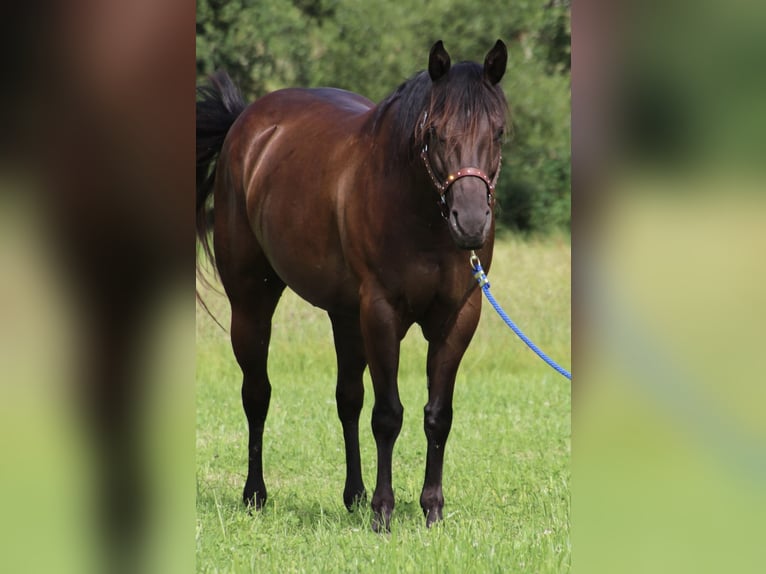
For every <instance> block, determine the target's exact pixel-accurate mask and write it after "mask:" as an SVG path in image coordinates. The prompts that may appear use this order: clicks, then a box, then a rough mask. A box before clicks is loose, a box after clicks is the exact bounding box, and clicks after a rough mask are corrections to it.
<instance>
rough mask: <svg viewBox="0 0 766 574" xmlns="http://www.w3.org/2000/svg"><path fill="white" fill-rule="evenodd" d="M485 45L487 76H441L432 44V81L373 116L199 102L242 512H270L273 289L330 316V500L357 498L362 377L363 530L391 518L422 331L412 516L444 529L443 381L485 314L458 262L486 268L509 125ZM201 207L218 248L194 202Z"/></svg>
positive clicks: (345, 109)
mask: <svg viewBox="0 0 766 574" xmlns="http://www.w3.org/2000/svg"><path fill="white" fill-rule="evenodd" d="M506 62H507V51H506V47H505V45H504V44H503V42H502V41H500V40H498V41H497V43H496V44H495V46H494V47H493V48H492V49H491V50H490V51H489V53H488V54H487V56H486V59H485V61H484V65H483V66H482V65H479V64H476V63H473V62H461V63H458V64H455V65H454V66H453V65H451V62H450V57H449V55H448V54H447V52H446V50H445V49H444V46H443V44H442V42H441V41H439V42H437V43H436V44H434V46H433V47H432V48H431V52H430V55H429V61H428V70H427V71H423V72H421V73H419V74H416V75H415V76H413V77H412V78H410V79H409V80H407V81H406V82H405V83H403V84H402V85H401V86H400V87H399V88H398V89H397V90H396V91H395V92H394V93H392V94H391V95H390V96H388V97H387V98H385V99H384V100H383V101H382V102H381V103H380V104H379V105H377V106H376V105H374V104H373V103H372V102H371V101H369V100H367V99H366V98H363V97H362V96H359V95H356V94H352V93H349V92H345V91H342V90H336V89H329V88H320V89H286V90H280V91H277V92H274V93H271V94H268V95H266V96H264V97H263V98H260V99H259V100H257V101H255V102H254V103H252V104H251V105H249V106H246V105H245V103H244V102H243V100H242V97H241V96H240V95H239V92H238V91H237V89H236V88H235V87H234V85H233V83H232V81H231V80H230V79H229V78H228V76H227V75H226V74H225V73H222V72H219V73H217V74H215V75H214V76H213V77H212V78H211V80H212V85H211V86H208V87H203V88H200V89H199V96H198V102H197V232H198V236H199V239H200V241H201V242H202V245H203V247H205V250H206V251H207V253H208V255H211V256H212V253H211V251H212V252H213V253H214V260H215V264H216V267H217V269H218V273H219V275H220V278H221V281H222V284H223V286H224V289H225V291H226V294H227V296H228V298H229V301H230V303H231V311H232V318H231V341H232V346H233V349H234V354H235V356H236V359H237V361H238V363H239V365H240V367H241V369H242V373H243V376H244V380H243V383H242V402H243V405H244V410H245V414H246V416H247V421H248V425H249V431H250V435H249V445H248V449H249V451H248V452H249V461H248V474H247V481H246V483H245V488H244V493H243V497H244V501H245V503H246V504H247V505H253V506H255V507H256V508H260V507H261V506H262V505H263V504H264V502H265V501H266V486H265V484H264V481H263V464H262V438H263V427H264V421H265V419H266V413H267V411H268V408H269V399H270V395H271V384H270V382H269V378H268V376H267V371H266V361H267V355H268V349H269V338H270V333H271V318H272V315H273V313H274V309H275V308H276V305H277V301H278V300H279V298H280V295H281V293H282V291H283V290H284V288H285V286H289V287H290V288H291V289H293V290H294V291H295V292H296V293H298V295H300V296H301V297H302V298H303V299H305V300H307V301H308V302H310V303H312V304H313V305H315V306H317V307H320V308H322V309H325V310H326V311H327V313H328V314H329V316H330V320H331V322H332V329H333V335H334V339H335V348H336V352H337V360H338V378H337V387H336V399H337V411H338V416H339V418H340V421H341V424H342V427H343V437H344V440H345V451H346V484H345V488H344V491H343V500H344V502H345V504H346V506H347V507H348V508H349V510H350V509H351V508H352V506H353V505H354V504H355V503H357V502H359V501H361V500H364V498H365V497H366V493H365V488H364V483H363V482H362V470H361V463H360V456H359V413H360V411H361V408H362V399H363V396H364V387H363V383H362V375H363V372H364V369H365V368H366V367H369V369H370V375H371V377H372V381H373V390H374V393H375V404H374V407H373V411H372V432H373V434H374V436H375V442H376V445H377V456H378V472H377V482H376V486H375V492H374V493H373V496H372V509H373V514H374V519H373V528H375V529H376V530H379V529H388V528H389V524H390V519H391V513H392V511H393V509H394V492H393V490H392V487H391V455H392V451H393V448H394V442H395V441H396V438H397V436H398V434H399V430H400V429H401V425H402V415H403V407H402V404H401V402H400V400H399V391H398V388H397V371H398V366H399V346H400V342H401V340H402V338H403V337H404V335H405V333H406V332H407V330H408V329H409V327H410V326H412V324H413V323H417V324H418V325H419V326H420V327H421V329H422V332H423V335H424V336H425V338H426V340H427V341H428V356H427V365H426V372H427V380H428V402H427V404H426V406H425V417H424V427H425V434H426V438H427V441H428V447H427V459H426V471H425V482H424V485H423V490H422V494H421V496H420V504H421V506H422V508H423V512H424V513H425V516H426V524H427V525H428V526H430V525H432V524H433V523H434V522H435V521H437V520H440V519H441V518H442V508H443V506H444V497H443V495H442V466H443V461H444V447H445V443H446V442H447V436H448V434H449V431H450V427H451V424H452V395H453V388H454V384H455V376H456V373H457V369H458V365H459V364H460V360H461V358H462V357H463V354H464V352H465V350H466V348H467V347H468V344H469V342H470V341H471V338H472V337H473V334H474V331H475V330H476V325H477V323H478V321H479V314H480V311H481V291H480V289H478V288H477V284H476V282H475V281H474V279H473V277H472V276H471V273H470V267H469V264H468V251H467V250H471V249H475V250H477V251H478V255H479V256H480V258H481V261H482V262H483V263H484V265H485V267H486V268H489V266H490V263H491V260H492V247H493V240H494V226H495V222H494V210H493V204H494V186H495V181H496V179H497V176H498V173H499V170H500V146H501V140H502V138H503V133H504V130H505V126H506V121H507V116H508V110H507V104H506V101H505V96H504V95H503V92H502V89H501V88H500V85H499V82H500V79H501V78H502V77H503V74H504V73H505V68H506ZM211 194H214V204H215V207H214V223H213V228H214V232H213V248H212V249H211V248H210V245H209V243H208V236H207V233H206V230H207V228H208V224H209V222H208V213H207V211H206V209H207V207H206V206H207V203H208V202H207V200H208V198H209V196H210V195H211Z"/></svg>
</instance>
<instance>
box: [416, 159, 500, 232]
mask: <svg viewBox="0 0 766 574" xmlns="http://www.w3.org/2000/svg"><path fill="white" fill-rule="evenodd" d="M420 157H421V158H422V159H423V164H425V166H426V171H427V172H428V176H429V177H430V178H431V182H432V183H433V184H434V187H435V188H436V192H437V193H438V194H439V201H438V202H437V203H438V204H439V207H440V208H441V210H442V216H443V217H444V218H445V219H446V218H447V216H448V215H449V213H448V211H449V210H448V208H447V200H446V199H445V196H446V195H447V191H448V190H449V188H450V186H452V184H453V183H455V182H456V181H457V180H459V179H460V178H463V177H478V178H479V179H480V180H482V181H483V182H484V184H485V185H486V186H487V203H488V204H489V205H490V206H492V205H494V204H495V184H496V183H497V177H498V176H499V175H500V165H499V164H498V166H497V171H496V172H495V177H493V178H492V179H490V178H489V176H488V175H487V174H486V173H484V172H483V171H482V170H480V169H479V168H478V167H461V168H460V169H459V170H457V171H455V172H453V173H450V174H448V175H447V177H446V178H444V181H440V180H439V179H438V178H437V177H436V174H435V173H434V169H433V167H431V161H430V160H429V159H428V144H425V145H423V149H422V150H421V151H420Z"/></svg>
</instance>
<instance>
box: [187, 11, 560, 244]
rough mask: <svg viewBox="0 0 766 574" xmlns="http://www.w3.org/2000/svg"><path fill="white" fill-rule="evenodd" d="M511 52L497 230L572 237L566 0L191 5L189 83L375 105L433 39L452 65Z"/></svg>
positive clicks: (421, 60) (423, 57) (420, 60)
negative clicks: (307, 89) (224, 78)
mask: <svg viewBox="0 0 766 574" xmlns="http://www.w3.org/2000/svg"><path fill="white" fill-rule="evenodd" d="M497 38H501V39H502V40H503V41H504V42H505V43H506V44H507V45H508V49H509V60H508V71H507V72H506V75H505V77H504V78H503V82H502V84H503V88H504V90H505V93H506V96H507V98H508V102H509V104H510V107H511V113H512V122H513V127H512V135H511V137H510V138H509V140H508V142H507V143H506V146H505V149H504V150H503V174H502V177H501V178H500V181H499V183H498V189H497V193H498V200H499V201H498V203H499V206H500V209H499V220H500V222H501V224H502V225H503V226H504V227H506V228H511V229H514V230H517V231H522V232H525V233H547V232H550V231H553V230H559V229H564V230H566V231H569V229H570V201H571V190H570V121H569V120H570V67H571V59H570V58H571V55H570V38H571V23H570V1H569V0H546V1H543V0H540V1H538V2H530V1H528V0H484V1H483V2H481V3H480V4H477V3H476V2H475V1H473V0H397V1H396V2H369V1H368V0H197V77H198V81H199V82H202V81H204V79H205V77H206V76H207V75H208V74H210V73H211V72H213V71H214V70H216V69H218V68H223V69H225V70H227V71H228V72H229V74H230V75H231V76H232V78H234V79H235V81H236V82H238V83H239V85H240V87H241V88H242V91H243V92H244V93H245V95H246V96H247V97H248V98H250V99H255V98H257V97H259V96H262V95H263V94H265V93H267V92H270V91H273V90H276V89H279V88H283V87H288V86H333V87H338V88H344V89H347V90H351V91H354V92H357V93H360V94H363V95H365V96H366V97H368V98H370V99H372V100H374V101H380V100H382V99H383V98H384V97H385V96H386V95H387V94H389V93H390V92H391V91H393V90H394V89H395V88H396V87H397V86H398V85H399V84H400V83H401V82H402V81H404V80H405V79H406V78H408V77H410V76H411V75H412V74H413V73H415V72H416V71H419V70H422V69H424V68H425V67H426V66H427V62H428V51H429V49H430V47H431V45H432V44H433V42H435V41H436V40H439V39H441V40H443V41H444V43H445V46H446V48H447V50H448V51H449V53H450V55H451V56H452V59H453V61H459V60H474V61H478V62H483V59H484V56H485V54H486V52H487V51H488V50H489V49H490V48H491V47H492V45H493V44H494V42H495V40H496V39H497Z"/></svg>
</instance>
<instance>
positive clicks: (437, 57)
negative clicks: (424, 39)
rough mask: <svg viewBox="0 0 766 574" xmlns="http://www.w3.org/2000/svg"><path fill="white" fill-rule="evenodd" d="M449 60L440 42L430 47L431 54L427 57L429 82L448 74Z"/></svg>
mask: <svg viewBox="0 0 766 574" xmlns="http://www.w3.org/2000/svg"><path fill="white" fill-rule="evenodd" d="M449 67H450V59H449V54H448V53H447V50H445V49H444V44H443V43H442V41H441V40H439V41H438V42H436V44H434V45H433V46H432V47H431V53H430V54H429V56H428V75H429V76H431V81H432V82H435V81H436V80H438V79H439V78H441V77H443V76H444V75H445V74H446V73H447V72H449Z"/></svg>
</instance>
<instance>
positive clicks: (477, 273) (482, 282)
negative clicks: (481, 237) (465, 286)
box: [471, 251, 572, 381]
mask: <svg viewBox="0 0 766 574" xmlns="http://www.w3.org/2000/svg"><path fill="white" fill-rule="evenodd" d="M471 267H472V268H473V277H474V279H476V281H477V282H478V283H479V287H481V290H482V291H484V295H486V296H487V301H489V302H490V304H491V305H492V306H493V307H494V308H495V311H497V314H498V315H500V318H501V319H502V320H503V321H505V324H506V325H508V326H509V327H510V328H511V330H512V331H513V332H514V333H516V335H518V337H519V339H521V340H522V341H524V342H525V343H526V345H527V347H529V348H530V349H532V350H533V351H534V352H535V353H536V354H537V356H538V357H540V358H541V359H542V360H543V361H545V362H546V363H548V365H549V366H550V367H552V368H553V369H555V370H556V371H558V373H559V374H561V375H563V376H565V377H566V378H567V379H569V380H570V381H571V380H572V375H571V374H570V373H569V371H567V370H565V369H563V368H562V367H560V366H559V365H558V364H557V363H556V362H555V361H554V360H553V359H551V358H550V357H549V356H548V355H546V354H545V353H543V352H542V351H541V350H540V348H539V347H538V346H537V345H535V344H534V343H533V342H532V341H530V340H529V337H527V336H526V335H525V334H524V333H522V331H521V329H519V328H518V327H517V326H516V323H514V322H513V321H512V320H511V318H510V317H509V316H508V315H507V314H506V312H505V311H503V308H502V307H501V306H500V305H499V304H498V302H497V301H495V298H494V297H493V296H492V293H491V292H490V290H489V279H487V275H486V273H484V269H483V268H482V266H481V262H480V261H479V258H478V257H477V256H476V253H474V252H473V251H472V252H471Z"/></svg>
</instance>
